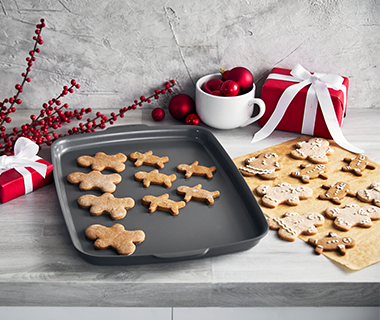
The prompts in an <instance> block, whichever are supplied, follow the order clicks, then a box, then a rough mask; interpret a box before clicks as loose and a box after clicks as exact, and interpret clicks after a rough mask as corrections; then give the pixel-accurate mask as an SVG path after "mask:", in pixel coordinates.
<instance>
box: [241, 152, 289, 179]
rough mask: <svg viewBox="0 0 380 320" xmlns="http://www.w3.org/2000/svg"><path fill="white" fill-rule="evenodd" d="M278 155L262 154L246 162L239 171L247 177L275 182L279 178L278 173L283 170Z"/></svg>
mask: <svg viewBox="0 0 380 320" xmlns="http://www.w3.org/2000/svg"><path fill="white" fill-rule="evenodd" d="M277 158H278V155H277V154H276V153H261V154H259V155H258V156H257V157H252V158H248V159H246V160H245V166H244V167H240V168H239V171H240V172H241V174H242V175H243V176H245V177H253V176H256V175H257V176H258V177H260V178H261V179H265V180H273V179H276V178H277V177H278V174H277V172H276V171H278V170H280V169H281V168H282V165H281V164H280V163H279V162H278V159H277Z"/></svg>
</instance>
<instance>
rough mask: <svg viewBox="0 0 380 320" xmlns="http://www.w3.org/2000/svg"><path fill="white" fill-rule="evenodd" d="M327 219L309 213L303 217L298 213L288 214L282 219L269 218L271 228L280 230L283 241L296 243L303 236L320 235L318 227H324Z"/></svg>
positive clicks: (279, 234) (279, 233)
mask: <svg viewBox="0 0 380 320" xmlns="http://www.w3.org/2000/svg"><path fill="white" fill-rule="evenodd" d="M324 222H325V218H324V217H323V216H322V215H321V214H318V213H313V212H308V213H304V214H302V215H300V214H298V213H296V212H287V213H285V214H284V216H283V217H282V218H269V219H268V224H269V228H270V229H272V230H278V236H279V237H280V239H282V240H286V241H295V240H296V239H297V237H298V236H299V235H301V234H305V235H314V234H317V233H318V230H317V228H316V227H319V226H321V225H323V223H324Z"/></svg>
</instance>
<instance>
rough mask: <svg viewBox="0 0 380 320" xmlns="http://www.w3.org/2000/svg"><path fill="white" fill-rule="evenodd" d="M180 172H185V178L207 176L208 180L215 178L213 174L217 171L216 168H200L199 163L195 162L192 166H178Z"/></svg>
mask: <svg viewBox="0 0 380 320" xmlns="http://www.w3.org/2000/svg"><path fill="white" fill-rule="evenodd" d="M177 171H178V172H185V178H190V177H191V176H192V175H194V176H205V177H206V178H207V179H211V178H212V177H213V175H212V174H213V173H214V172H215V171H216V167H215V166H212V167H205V166H200V165H199V162H198V161H194V162H193V163H192V164H179V165H178V166H177Z"/></svg>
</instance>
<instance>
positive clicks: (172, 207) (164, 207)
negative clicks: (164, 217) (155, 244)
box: [141, 193, 186, 216]
mask: <svg viewBox="0 0 380 320" xmlns="http://www.w3.org/2000/svg"><path fill="white" fill-rule="evenodd" d="M141 203H142V204H143V205H145V206H149V210H148V211H149V212H150V213H152V212H155V211H156V210H161V211H167V212H170V213H171V215H172V216H176V215H178V214H179V209H181V208H184V207H185V206H186V203H185V202H184V201H173V200H170V199H169V194H167V193H165V194H163V195H161V196H159V197H155V196H150V195H147V196H144V197H143V198H142V200H141Z"/></svg>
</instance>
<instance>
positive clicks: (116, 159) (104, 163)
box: [77, 152, 127, 172]
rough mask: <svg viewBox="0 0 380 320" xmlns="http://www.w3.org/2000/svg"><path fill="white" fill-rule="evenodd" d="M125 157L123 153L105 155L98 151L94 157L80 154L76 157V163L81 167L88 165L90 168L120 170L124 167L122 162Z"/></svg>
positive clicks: (125, 159)
mask: <svg viewBox="0 0 380 320" xmlns="http://www.w3.org/2000/svg"><path fill="white" fill-rule="evenodd" d="M125 161H127V157H126V155H125V154H123V153H117V154H114V155H107V154H105V153H104V152H98V153H96V154H95V156H94V157H91V156H81V157H79V158H78V159H77V163H78V165H79V166H81V167H90V166H91V169H92V170H97V171H103V170H105V169H107V170H112V171H114V172H121V171H123V170H124V169H125V165H124V162H125Z"/></svg>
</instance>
